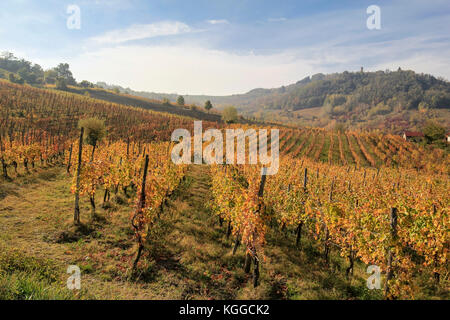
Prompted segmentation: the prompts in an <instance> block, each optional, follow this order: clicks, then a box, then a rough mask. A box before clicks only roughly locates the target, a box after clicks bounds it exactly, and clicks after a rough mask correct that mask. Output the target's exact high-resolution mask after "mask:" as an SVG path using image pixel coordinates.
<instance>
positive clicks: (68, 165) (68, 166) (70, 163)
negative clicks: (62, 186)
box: [67, 144, 73, 173]
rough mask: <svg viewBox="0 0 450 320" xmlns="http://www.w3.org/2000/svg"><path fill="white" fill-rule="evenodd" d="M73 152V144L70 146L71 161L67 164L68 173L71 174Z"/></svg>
mask: <svg viewBox="0 0 450 320" xmlns="http://www.w3.org/2000/svg"><path fill="white" fill-rule="evenodd" d="M72 150H73V144H71V145H70V149H69V161H68V162H67V173H70V167H71V165H72Z"/></svg>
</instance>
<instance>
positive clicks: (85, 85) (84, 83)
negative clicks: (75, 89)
mask: <svg viewBox="0 0 450 320" xmlns="http://www.w3.org/2000/svg"><path fill="white" fill-rule="evenodd" d="M80 87H82V88H93V87H94V84H93V83H91V82H89V81H87V80H83V81H81V82H80Z"/></svg>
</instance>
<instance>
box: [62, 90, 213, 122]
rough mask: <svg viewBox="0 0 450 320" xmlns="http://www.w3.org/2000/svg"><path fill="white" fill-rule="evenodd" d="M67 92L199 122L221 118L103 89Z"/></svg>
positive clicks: (201, 111) (200, 111)
mask: <svg viewBox="0 0 450 320" xmlns="http://www.w3.org/2000/svg"><path fill="white" fill-rule="evenodd" d="M68 91H70V92H73V93H76V94H81V95H84V94H86V92H88V93H89V96H90V97H92V98H94V99H99V100H104V101H108V102H114V103H118V104H123V105H128V106H133V107H140V108H143V109H148V110H152V111H158V112H167V113H171V114H176V115H180V116H186V117H192V118H195V119H200V120H207V121H221V116H220V115H219V114H216V113H207V112H204V111H203V110H200V108H199V109H198V110H194V109H190V108H188V107H187V106H186V107H180V106H175V105H172V104H167V105H165V104H163V103H161V102H160V101H156V100H150V99H146V98H141V97H137V96H132V95H126V94H116V93H114V92H112V91H108V90H103V89H83V88H77V87H70V88H69V89H68Z"/></svg>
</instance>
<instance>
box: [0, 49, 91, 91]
mask: <svg viewBox="0 0 450 320" xmlns="http://www.w3.org/2000/svg"><path fill="white" fill-rule="evenodd" d="M0 78H5V79H8V80H9V81H11V82H14V83H18V84H25V83H27V84H30V85H34V86H40V85H46V84H52V85H55V86H56V88H57V89H62V90H63V89H66V88H67V86H68V85H72V86H80V87H83V88H93V87H94V84H93V83H91V82H89V81H86V80H83V81H81V82H80V83H77V82H76V80H75V78H74V77H73V74H72V72H71V71H70V67H69V64H67V63H60V64H59V65H58V66H57V67H55V68H52V69H48V70H44V69H43V68H42V67H41V66H40V65H39V64H36V63H35V64H33V63H32V62H30V61H27V60H25V59H19V58H17V57H15V56H14V54H12V53H10V52H3V53H2V54H0Z"/></svg>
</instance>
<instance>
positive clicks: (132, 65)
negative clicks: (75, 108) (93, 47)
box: [71, 44, 315, 95]
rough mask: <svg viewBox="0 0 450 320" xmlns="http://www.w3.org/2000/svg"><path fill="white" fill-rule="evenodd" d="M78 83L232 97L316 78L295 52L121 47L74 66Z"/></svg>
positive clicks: (89, 55) (89, 56) (90, 55)
mask: <svg viewBox="0 0 450 320" xmlns="http://www.w3.org/2000/svg"><path fill="white" fill-rule="evenodd" d="M71 69H72V71H73V72H74V74H75V75H76V76H77V79H88V80H90V81H94V82H95V81H107V82H108V83H114V84H118V85H122V86H124V87H130V88H133V89H135V90H145V91H153V92H178V93H180V94H215V95H227V94H233V93H239V92H245V91H248V90H251V89H253V88H255V87H274V86H281V85H283V84H286V83H289V82H295V81H297V80H298V79H301V78H302V77H304V76H306V75H309V74H312V73H315V70H313V68H312V66H311V63H309V61H306V60H302V59H298V58H296V56H295V54H293V53H291V52H282V53H278V54H273V55H255V54H253V53H250V52H249V53H247V54H239V55H238V54H234V53H230V52H226V51H219V50H213V49H207V48H202V47H198V46H188V45H181V44H180V45H177V46H138V45H133V46H131V45H130V46H118V47H115V48H103V49H100V50H98V51H95V52H91V53H86V54H84V55H82V56H79V57H78V58H76V59H74V60H72V61H71Z"/></svg>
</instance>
